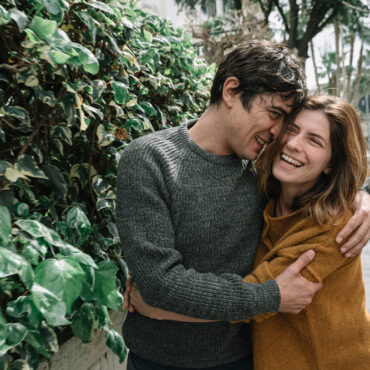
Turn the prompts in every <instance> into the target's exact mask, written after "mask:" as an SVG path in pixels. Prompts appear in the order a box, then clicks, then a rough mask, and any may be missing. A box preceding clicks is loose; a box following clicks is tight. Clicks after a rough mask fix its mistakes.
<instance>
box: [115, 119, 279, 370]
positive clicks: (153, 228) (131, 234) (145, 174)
mask: <svg viewBox="0 0 370 370" xmlns="http://www.w3.org/2000/svg"><path fill="white" fill-rule="evenodd" d="M188 124H191V123H188ZM188 124H182V125H181V126H180V127H177V128H171V129H168V130H164V131H160V132H156V133H154V134H151V135H147V136H145V137H142V138H140V139H137V140H134V141H133V142H132V143H130V145H129V146H128V147H127V148H126V149H125V150H124V152H123V155H122V157H121V159H120V163H119V167H118V183H117V186H118V189H117V224H118V230H119V232H120V237H121V242H122V244H123V249H124V256H125V259H126V261H127V264H128V266H129V269H130V271H131V273H132V275H133V278H134V280H135V282H136V284H137V285H138V287H139V290H140V292H141V294H142V296H143V298H144V300H145V301H146V302H147V303H148V304H150V305H152V306H155V307H159V308H163V309H166V310H170V311H174V312H178V313H181V314H184V315H188V316H193V317H199V318H206V319H213V320H220V322H212V323H183V322H175V321H166V320H163V321H159V320H152V319H148V318H146V317H143V316H141V315H140V314H138V313H134V314H129V315H128V317H127V319H126V320H125V322H124V326H123V336H124V339H125V342H126V344H127V346H128V347H129V348H130V350H132V351H133V352H134V353H135V354H137V355H138V356H141V357H142V358H146V359H148V360H151V361H153V362H157V363H160V364H164V365H170V366H178V367H190V368H202V367H210V366H217V365H221V364H225V363H228V362H232V361H235V360H238V359H240V358H242V357H243V356H246V355H248V354H249V353H251V351H252V347H251V342H250V336H249V327H248V325H245V324H230V323H229V320H240V319H246V318H249V317H252V316H255V315H257V314H260V313H264V312H272V311H277V309H278V307H279V304H280V292H279V288H278V286H277V283H276V282H275V281H269V282H266V283H264V284H247V283H243V281H242V277H243V276H245V275H247V274H248V273H249V272H251V271H252V264H253V259H254V256H255V252H256V248H257V246H258V241H259V238H260V233H261V227H262V211H263V205H264V204H263V201H262V199H260V197H259V196H258V194H257V190H256V175H255V173H254V172H252V171H251V170H250V169H249V165H248V162H247V161H243V160H240V159H239V158H238V157H236V156H234V155H232V156H224V157H222V156H216V155H213V154H211V153H208V152H206V151H204V150H203V149H201V148H200V147H198V146H197V145H196V144H195V143H194V142H193V141H192V140H191V138H190V136H189V133H188Z"/></svg>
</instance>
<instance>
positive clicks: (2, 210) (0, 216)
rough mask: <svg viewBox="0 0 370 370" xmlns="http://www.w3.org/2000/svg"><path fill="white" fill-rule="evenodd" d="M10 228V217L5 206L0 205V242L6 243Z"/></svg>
mask: <svg viewBox="0 0 370 370" xmlns="http://www.w3.org/2000/svg"><path fill="white" fill-rule="evenodd" d="M11 230H12V218H11V216H10V212H9V210H8V208H7V207H5V206H0V242H3V243H7V242H8V240H9V236H10V232H11Z"/></svg>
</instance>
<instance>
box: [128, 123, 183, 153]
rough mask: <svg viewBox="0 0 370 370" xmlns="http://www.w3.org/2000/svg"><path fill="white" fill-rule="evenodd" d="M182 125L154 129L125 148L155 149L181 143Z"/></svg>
mask: <svg viewBox="0 0 370 370" xmlns="http://www.w3.org/2000/svg"><path fill="white" fill-rule="evenodd" d="M181 130H182V126H181V125H180V126H177V127H170V128H167V129H165V130H160V131H156V132H153V133H150V134H147V135H145V136H141V137H139V138H137V139H135V140H133V141H131V143H130V144H129V145H128V146H127V147H126V148H125V151H126V150H135V151H136V150H139V151H153V150H154V151H155V150H158V149H160V148H163V149H164V148H166V147H168V146H176V145H180V144H181V141H182V140H181V133H180V131H181Z"/></svg>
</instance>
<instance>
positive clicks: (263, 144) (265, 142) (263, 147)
mask: <svg viewBox="0 0 370 370" xmlns="http://www.w3.org/2000/svg"><path fill="white" fill-rule="evenodd" d="M255 139H256V141H257V143H258V144H260V145H261V146H262V149H261V150H260V152H263V151H264V150H265V148H266V147H267V144H268V142H267V141H265V140H263V139H262V138H260V137H259V136H257V135H256V136H255Z"/></svg>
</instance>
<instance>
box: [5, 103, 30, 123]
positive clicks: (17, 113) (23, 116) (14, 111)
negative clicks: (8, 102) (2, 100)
mask: <svg viewBox="0 0 370 370" xmlns="http://www.w3.org/2000/svg"><path fill="white" fill-rule="evenodd" d="M2 111H3V112H4V114H5V117H13V118H16V119H18V120H19V121H21V122H22V124H24V125H25V126H27V127H31V124H30V115H29V113H28V112H27V111H26V110H25V109H24V108H22V107H18V106H8V107H3V108H2Z"/></svg>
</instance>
